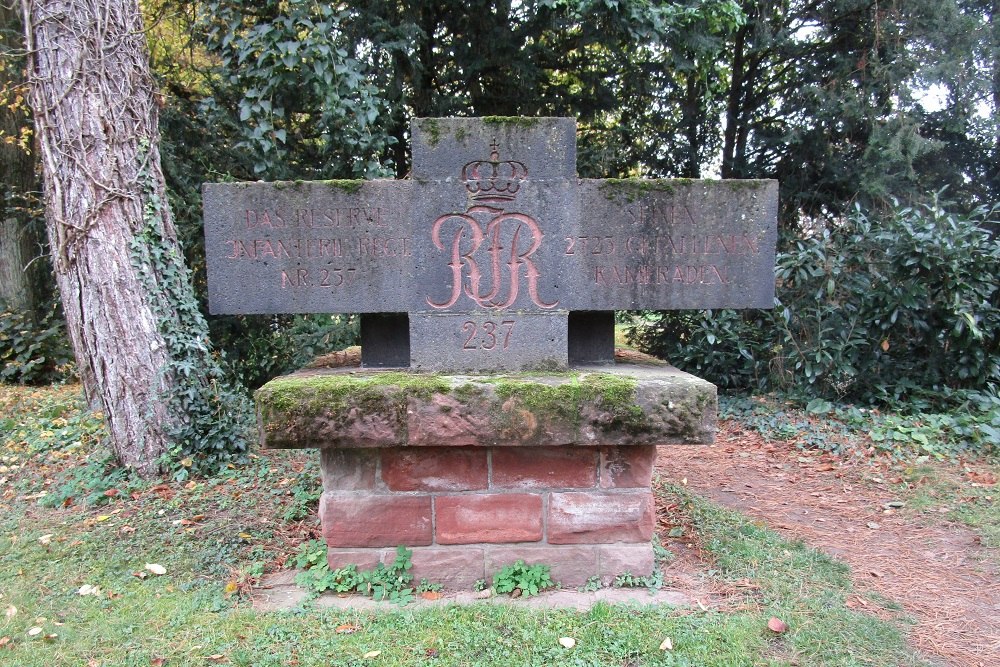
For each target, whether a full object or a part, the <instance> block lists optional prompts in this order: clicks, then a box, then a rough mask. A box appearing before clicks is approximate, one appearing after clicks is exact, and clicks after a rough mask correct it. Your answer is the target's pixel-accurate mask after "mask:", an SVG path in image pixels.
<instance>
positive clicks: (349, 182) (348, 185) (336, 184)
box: [321, 178, 365, 195]
mask: <svg viewBox="0 0 1000 667" xmlns="http://www.w3.org/2000/svg"><path fill="white" fill-rule="evenodd" d="M321 182H322V183H323V184H325V185H329V186H331V187H333V188H336V189H337V190H340V191H341V192H344V193H346V194H349V195H353V194H357V192H358V191H359V190H360V189H361V188H362V186H364V184H365V182H364V181H360V180H353V179H343V178H338V179H333V180H329V181H321Z"/></svg>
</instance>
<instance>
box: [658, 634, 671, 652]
mask: <svg viewBox="0 0 1000 667" xmlns="http://www.w3.org/2000/svg"><path fill="white" fill-rule="evenodd" d="M660 650H661V651H673V650H674V643H673V642H672V641H670V637H667V638H666V639H664V640H663V642H662V643H660Z"/></svg>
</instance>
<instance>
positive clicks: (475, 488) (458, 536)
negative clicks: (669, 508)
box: [320, 445, 656, 588]
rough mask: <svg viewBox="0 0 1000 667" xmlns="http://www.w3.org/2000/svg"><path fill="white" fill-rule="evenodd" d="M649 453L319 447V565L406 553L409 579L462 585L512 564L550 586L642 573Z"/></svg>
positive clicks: (648, 552) (646, 559) (649, 449)
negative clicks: (536, 572)
mask: <svg viewBox="0 0 1000 667" xmlns="http://www.w3.org/2000/svg"><path fill="white" fill-rule="evenodd" d="M655 453H656V452H655V447H653V446H651V445H642V446H638V445H637V446H621V447H578V446H565V447H420V448H419V449H418V448H389V449H378V450H371V449H369V450H345V449H327V450H323V465H322V470H323V488H324V493H323V497H322V499H321V501H320V517H321V520H322V524H323V536H324V538H325V539H326V542H327V545H328V546H329V560H330V565H331V567H342V566H343V565H345V564H347V563H352V562H353V563H356V564H358V565H359V566H362V565H367V566H371V565H372V564H374V563H377V562H378V561H379V560H383V561H387V562H391V561H392V559H393V558H394V557H395V547H396V546H398V545H405V546H407V547H410V548H412V549H413V550H414V554H413V574H414V576H415V577H416V578H418V579H419V578H422V577H426V578H427V579H429V580H431V581H434V582H439V583H442V584H444V585H446V586H448V587H452V588H467V587H469V586H471V585H472V584H473V583H474V582H475V581H476V580H478V579H487V580H489V579H490V578H491V577H492V576H493V575H494V574H495V573H496V572H497V571H498V570H499V569H501V568H502V567H504V566H505V565H508V564H510V563H513V562H514V561H516V560H519V559H520V560H524V561H526V562H528V563H529V564H532V563H544V564H547V565H549V566H551V568H552V578H553V580H556V581H559V582H560V583H562V584H563V585H566V586H578V585H580V584H582V583H584V582H586V581H587V579H589V578H590V577H591V576H595V575H596V576H599V577H601V579H602V580H604V581H605V583H608V582H609V581H610V580H612V579H613V578H614V577H615V576H617V575H619V574H622V573H624V572H630V573H631V574H634V575H637V576H645V575H648V574H650V572H651V571H652V569H653V550H652V546H651V544H650V540H651V538H652V535H653V524H654V510H653V496H652V492H651V489H650V485H651V479H652V469H653V459H654V457H655Z"/></svg>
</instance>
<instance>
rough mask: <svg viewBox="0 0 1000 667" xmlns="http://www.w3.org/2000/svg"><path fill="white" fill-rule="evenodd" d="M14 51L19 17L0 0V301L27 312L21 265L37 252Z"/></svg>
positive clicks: (30, 301) (19, 68)
mask: <svg viewBox="0 0 1000 667" xmlns="http://www.w3.org/2000/svg"><path fill="white" fill-rule="evenodd" d="M18 51H21V20H20V16H19V13H18V12H17V11H15V9H14V7H13V5H11V6H8V5H7V4H6V0H0V174H3V178H2V179H0V302H4V303H5V304H6V305H7V307H9V308H11V309H13V310H27V311H30V310H32V309H33V307H34V301H35V299H34V294H33V290H32V285H31V281H30V280H29V278H28V273H27V271H26V270H25V267H26V265H27V264H28V263H29V262H30V260H31V258H32V257H33V256H34V254H35V252H36V249H35V248H34V243H33V241H34V236H33V234H32V229H31V228H30V227H29V226H28V220H27V216H26V215H25V214H24V208H25V207H24V201H25V198H26V196H27V195H28V193H30V192H31V191H33V190H34V189H35V186H36V183H35V161H34V159H33V158H32V156H31V155H30V153H29V151H28V146H27V145H26V143H27V135H26V134H25V132H26V131H27V129H28V119H27V116H26V114H25V113H24V111H25V105H24V104H23V101H22V99H23V97H22V96H23V87H24V80H23V78H24V77H23V68H24V58H23V57H22V56H21V55H20V54H19V53H18Z"/></svg>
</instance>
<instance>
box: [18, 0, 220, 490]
mask: <svg viewBox="0 0 1000 667" xmlns="http://www.w3.org/2000/svg"><path fill="white" fill-rule="evenodd" d="M22 3H23V8H24V18H25V37H26V45H27V47H28V51H29V59H30V66H29V81H30V83H31V95H30V99H31V105H32V108H33V111H34V118H35V127H36V134H37V140H38V151H39V157H40V159H41V161H42V171H43V176H44V193H45V203H46V227H47V230H48V235H49V242H50V245H51V248H52V261H53V265H54V268H55V274H56V281H57V283H58V286H59V292H60V295H61V297H62V304H63V309H64V312H65V315H66V324H67V329H68V331H69V334H70V339H71V342H72V344H73V350H74V353H75V355H76V360H77V364H78V366H79V372H80V377H81V379H82V380H83V383H84V387H85V390H86V392H87V396H88V398H89V399H90V400H91V404H92V406H93V407H97V408H99V409H101V410H103V411H104V415H105V419H106V422H107V425H108V429H109V431H110V435H111V446H112V448H113V450H114V452H115V454H116V455H117V457H118V459H119V461H120V462H121V463H122V464H123V465H125V466H127V467H130V468H134V469H135V470H136V471H138V472H139V473H140V474H141V475H144V476H148V475H152V474H155V473H156V472H158V471H159V469H160V465H161V456H162V455H163V454H165V453H167V452H168V451H169V450H170V447H171V445H172V444H174V443H173V442H172V438H173V437H174V436H173V435H172V434H175V433H177V430H178V424H180V423H182V422H183V421H184V419H185V417H184V416H183V415H181V414H171V412H174V411H171V410H168V405H167V399H166V397H167V396H169V395H170V394H171V390H172V389H173V388H174V386H175V383H176V382H178V379H177V377H176V374H175V373H173V372H171V371H170V365H169V361H170V350H169V348H168V344H167V343H166V342H165V339H164V336H163V335H162V334H161V331H168V330H171V329H170V322H166V323H165V322H164V319H165V318H167V319H170V318H173V321H174V322H177V321H178V319H177V318H178V315H177V310H176V308H170V307H165V304H164V303H163V292H162V288H160V291H157V287H158V286H162V285H163V284H164V283H166V282H169V281H170V280H171V279H172V278H171V277H170V276H165V275H164V272H163V270H162V264H158V262H157V259H156V258H157V257H162V256H164V255H165V256H168V257H170V256H172V255H171V254H172V253H175V254H176V255H175V256H176V257H182V256H181V254H180V249H179V247H178V245H177V240H176V234H175V231H174V227H173V221H172V219H171V214H170V211H169V207H168V206H167V198H166V194H165V186H164V180H163V173H162V171H161V168H160V155H159V151H158V144H159V135H158V130H157V121H158V113H157V111H158V110H157V105H156V91H155V89H154V85H153V80H152V77H151V76H150V72H149V62H148V51H147V46H146V41H145V36H144V32H143V25H142V18H141V16H140V14H139V8H138V5H137V4H136V0H22ZM150 230H152V233H151V231H150ZM150 239H154V241H151V240H150ZM161 253H162V254H161ZM178 261H180V262H183V260H182V259H181V260H178ZM175 265H176V263H175ZM181 266H182V267H183V265H182V264H181ZM185 275H186V274H185ZM185 284H186V285H187V287H188V289H190V285H189V283H185ZM206 341H207V339H206Z"/></svg>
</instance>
